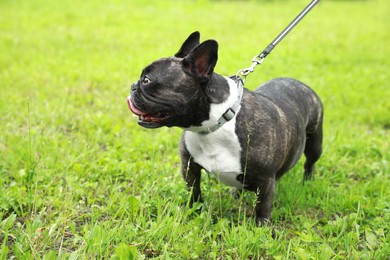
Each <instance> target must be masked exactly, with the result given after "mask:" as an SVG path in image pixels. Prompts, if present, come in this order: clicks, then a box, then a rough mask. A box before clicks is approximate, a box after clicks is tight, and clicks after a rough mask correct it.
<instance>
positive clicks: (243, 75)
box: [236, 0, 320, 82]
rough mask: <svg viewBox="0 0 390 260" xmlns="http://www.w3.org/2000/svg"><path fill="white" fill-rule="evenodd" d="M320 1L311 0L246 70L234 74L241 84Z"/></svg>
mask: <svg viewBox="0 0 390 260" xmlns="http://www.w3.org/2000/svg"><path fill="white" fill-rule="evenodd" d="M319 1H320V0H313V1H311V3H310V4H309V5H308V6H306V7H305V9H303V10H302V12H301V13H300V14H298V16H297V17H295V19H294V20H293V21H292V22H291V23H290V24H289V25H288V26H287V27H286V28H285V29H284V30H283V31H282V32H281V33H280V34H279V35H278V36H277V37H276V38H275V39H274V40H273V41H272V42H271V43H270V44H269V45H268V46H267V48H265V49H264V50H263V51H262V52H261V53H260V54H259V55H256V56H255V57H254V58H253V59H252V66H250V67H249V68H246V69H242V70H239V71H238V72H237V74H236V76H238V77H239V78H241V80H242V82H245V79H246V76H248V74H249V73H252V72H253V71H254V70H255V67H256V66H257V65H259V64H262V63H263V61H264V59H265V57H267V55H268V54H270V52H271V51H272V49H273V48H275V46H276V45H277V44H278V43H279V42H280V41H281V40H283V38H284V37H285V36H286V35H287V34H288V33H289V32H290V31H291V30H292V29H293V28H294V27H295V25H297V24H298V23H299V22H300V21H301V20H302V18H303V17H305V15H306V14H307V13H308V12H309V11H310V10H311V9H312V8H313V7H314V6H315V5H316V4H317V3H318V2H319Z"/></svg>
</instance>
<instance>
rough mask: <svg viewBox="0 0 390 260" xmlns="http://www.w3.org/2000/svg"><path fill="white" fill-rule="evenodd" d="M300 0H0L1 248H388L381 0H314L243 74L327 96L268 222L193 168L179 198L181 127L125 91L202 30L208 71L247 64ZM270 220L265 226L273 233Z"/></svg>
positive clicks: (3, 254) (175, 255)
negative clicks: (287, 80) (305, 158)
mask: <svg viewBox="0 0 390 260" xmlns="http://www.w3.org/2000/svg"><path fill="white" fill-rule="evenodd" d="M307 3H308V1H302V0H299V1H287V0H286V1H242V2H241V1H210V2H208V1H199V2H190V1H141V0H140V1H120V0H118V1H97V0H91V1H48V0H42V1H30V0H18V1H16V0H15V1H0V13H1V15H0V90H1V95H0V111H1V112H0V153H1V161H0V190H1V192H0V220H1V221H0V259H12V258H16V259H31V258H33V259H68V258H69V259H96V258H112V259H132V258H134V259H142V258H157V259H197V258H199V259H259V258H264V259H346V258H348V259H385V258H388V257H389V255H390V245H389V243H390V241H389V223H390V203H389V201H390V192H389V187H390V180H389V172H390V171H389V162H390V154H389V150H390V148H389V145H390V142H389V140H390V138H389V129H390V102H389V100H390V84H389V82H390V72H389V67H390V59H389V57H390V45H389V42H390V31H389V28H388V26H389V23H390V16H389V15H388V14H389V10H390V4H389V2H388V1H387V0H378V1H326V0H323V1H321V3H320V4H319V5H318V6H316V7H315V8H314V9H313V11H312V12H311V13H309V14H308V16H307V17H306V18H305V19H304V20H303V21H302V22H301V23H300V24H299V25H298V26H297V28H295V29H294V30H293V32H292V33H291V34H290V35H288V36H287V37H286V39H285V40H284V41H282V42H281V43H280V45H278V46H277V47H276V48H275V49H274V51H273V52H272V54H271V55H270V56H269V57H267V59H266V61H265V62H264V64H263V65H262V66H261V67H259V68H257V69H256V72H255V73H254V74H252V75H250V76H249V78H248V80H247V83H246V87H248V88H250V89H254V88H255V87H256V86H257V85H260V84H261V83H262V82H265V81H266V80H268V79H271V78H274V77H279V76H289V77H294V78H297V79H300V80H302V81H304V82H306V83H307V84H309V85H310V86H312V88H314V89H315V90H316V92H317V93H318V94H319V95H320V97H321V98H322V100H323V102H324V105H325V125H324V127H325V139H324V154H323V156H322V158H321V160H320V161H319V163H318V166H317V171H316V177H315V180H314V181H312V182H309V183H307V185H305V186H302V185H301V180H302V175H303V170H302V163H300V164H299V165H298V166H297V167H295V168H294V169H293V170H292V171H291V172H290V173H289V174H287V175H286V176H285V177H283V178H282V180H281V181H280V182H279V183H278V185H277V195H276V197H275V200H274V208H273V211H272V219H273V226H271V227H261V228H258V227H256V226H255V224H254V221H253V220H252V216H253V201H254V196H253V194H250V193H246V194H245V195H244V198H243V199H242V200H240V201H235V200H234V199H233V198H232V197H231V196H230V190H229V188H227V187H225V186H223V185H221V184H218V183H216V181H215V180H214V179H212V178H210V179H209V178H208V177H207V175H206V174H204V176H203V177H204V178H203V182H202V184H203V185H202V189H203V192H204V199H205V204H204V206H203V208H202V210H201V212H200V214H197V213H195V210H196V208H195V209H188V208H187V207H186V203H187V201H188V194H187V192H186V189H185V185H184V182H183V181H182V180H181V176H180V172H179V163H180V160H179V154H178V148H177V146H178V142H179V138H180V132H181V131H180V129H175V128H173V129H168V128H164V129H159V130H154V131H152V130H146V129H142V128H141V127H139V126H138V125H137V122H136V121H137V119H136V118H135V117H133V116H131V115H130V112H129V111H128V109H127V105H126V102H125V98H126V96H127V95H128V92H129V87H130V85H131V83H132V82H134V81H135V80H137V78H138V76H139V74H140V72H141V70H142V68H143V67H144V66H145V65H147V64H148V63H150V62H151V61H153V60H155V59H157V58H160V57H163V56H169V55H172V54H174V53H175V52H176V51H177V50H178V48H179V47H180V45H181V43H182V41H183V40H184V39H185V38H186V37H187V36H188V35H189V34H190V33H191V32H193V31H195V30H199V31H201V34H202V39H203V40H205V39H208V38H213V39H216V40H217V41H218V42H219V45H220V52H219V62H218V65H217V67H216V71H217V72H219V73H220V74H224V75H232V74H234V73H235V72H236V71H237V70H238V69H241V68H244V67H247V66H249V65H250V59H251V58H252V57H253V56H254V55H255V54H258V53H259V52H260V51H261V50H262V49H263V48H264V47H265V46H266V45H267V44H268V43H269V42H270V41H271V40H272V39H273V38H274V37H275V36H276V35H277V33H279V32H280V31H281V30H282V29H283V28H284V27H285V26H286V25H287V24H288V23H289V22H290V21H291V20H292V18H294V17H295V16H296V14H297V13H298V12H299V11H300V10H301V9H302V8H303V7H304V6H305V5H306V4H307ZM272 228H274V229H275V230H276V232H277V238H276V239H272V238H271V232H272Z"/></svg>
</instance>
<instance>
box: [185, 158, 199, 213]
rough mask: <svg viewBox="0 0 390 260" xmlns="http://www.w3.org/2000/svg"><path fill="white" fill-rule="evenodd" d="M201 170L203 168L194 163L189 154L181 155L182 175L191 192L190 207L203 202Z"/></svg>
mask: <svg viewBox="0 0 390 260" xmlns="http://www.w3.org/2000/svg"><path fill="white" fill-rule="evenodd" d="M201 170H202V167H201V166H200V165H199V164H197V163H196V162H194V160H193V159H192V158H191V156H189V154H183V153H181V174H182V176H183V178H184V181H185V182H186V184H187V188H188V190H189V191H190V192H191V198H190V202H189V206H190V207H192V204H193V203H194V202H203V199H202V195H201V190H200V179H201Z"/></svg>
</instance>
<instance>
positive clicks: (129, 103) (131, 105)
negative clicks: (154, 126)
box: [127, 96, 147, 116]
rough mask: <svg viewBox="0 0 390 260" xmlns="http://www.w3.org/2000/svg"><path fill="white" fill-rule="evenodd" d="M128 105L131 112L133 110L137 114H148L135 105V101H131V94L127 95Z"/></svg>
mask: <svg viewBox="0 0 390 260" xmlns="http://www.w3.org/2000/svg"><path fill="white" fill-rule="evenodd" d="M127 106H128V107H129V109H130V110H131V112H133V113H134V114H136V115H137V116H144V115H146V114H147V113H146V112H143V111H141V110H139V109H138V108H136V107H135V106H134V104H133V102H132V101H131V98H130V96H128V97H127Z"/></svg>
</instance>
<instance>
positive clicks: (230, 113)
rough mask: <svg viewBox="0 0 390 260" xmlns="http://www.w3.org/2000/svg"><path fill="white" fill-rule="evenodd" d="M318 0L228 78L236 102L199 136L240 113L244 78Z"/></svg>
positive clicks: (212, 130)
mask: <svg viewBox="0 0 390 260" xmlns="http://www.w3.org/2000/svg"><path fill="white" fill-rule="evenodd" d="M319 1H320V0H313V1H311V3H310V4H309V5H308V6H306V7H305V8H304V9H303V10H302V11H301V12H300V13H299V14H298V16H297V17H295V19H294V20H293V21H292V22H291V23H290V24H289V25H288V26H287V27H286V28H285V29H284V30H283V31H282V32H281V33H280V34H279V35H278V36H277V37H276V38H275V39H274V40H273V41H272V42H271V43H270V44H269V45H268V46H267V47H266V48H265V49H264V50H263V51H262V52H261V53H260V54H259V55H256V56H255V57H254V58H253V59H252V65H251V66H250V67H248V68H246V69H242V70H239V71H238V72H237V74H236V75H234V76H232V77H230V78H231V79H233V80H234V81H235V82H236V84H237V100H236V102H235V103H234V104H233V105H232V106H231V107H229V108H228V109H227V110H226V111H225V113H223V114H222V116H221V117H220V118H219V119H218V121H217V123H216V124H215V125H214V126H212V127H209V128H208V129H206V130H204V131H200V132H199V133H200V134H203V135H206V134H209V133H212V132H215V131H216V130H218V129H219V128H221V127H222V126H223V125H224V124H225V123H226V122H228V121H230V120H231V119H233V118H234V117H235V116H236V114H237V113H238V112H239V111H240V108H241V99H242V96H243V91H244V83H245V80H246V76H248V75H249V74H250V73H252V72H253V71H254V70H255V68H256V66H257V65H260V64H262V63H263V61H264V59H265V57H267V55H268V54H270V52H271V51H272V49H273V48H275V46H276V45H277V44H278V43H279V42H280V41H281V40H283V38H284V37H285V36H286V35H287V34H288V33H289V32H290V31H291V30H292V29H293V28H294V27H295V26H296V25H297V24H298V23H299V21H301V20H302V18H303V17H305V15H306V14H307V13H308V12H309V11H310V10H311V9H312V8H313V7H314V6H315V5H316V4H317V3H318V2H319Z"/></svg>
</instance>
